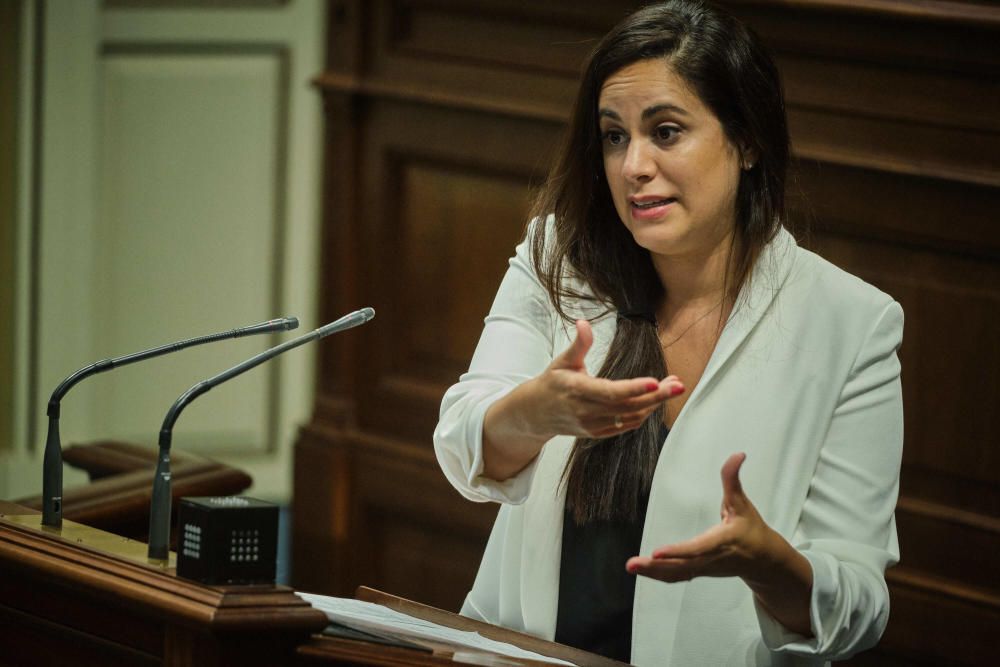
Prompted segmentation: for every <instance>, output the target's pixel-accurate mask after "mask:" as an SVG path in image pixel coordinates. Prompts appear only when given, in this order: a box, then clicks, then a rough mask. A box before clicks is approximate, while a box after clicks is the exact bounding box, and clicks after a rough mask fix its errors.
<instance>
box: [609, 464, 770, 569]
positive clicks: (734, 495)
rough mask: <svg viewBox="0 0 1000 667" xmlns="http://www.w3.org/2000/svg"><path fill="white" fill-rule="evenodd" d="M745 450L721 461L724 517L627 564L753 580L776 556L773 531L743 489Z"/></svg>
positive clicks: (642, 567)
mask: <svg viewBox="0 0 1000 667" xmlns="http://www.w3.org/2000/svg"><path fill="white" fill-rule="evenodd" d="M745 459H746V454H733V455H732V456H730V457H729V458H728V459H727V460H726V462H725V464H724V465H723V466H722V512H721V515H722V521H721V523H719V524H716V525H715V526H713V527H711V528H709V529H708V530H706V531H705V532H704V533H702V534H701V535H698V536H697V537H694V538H692V539H690V540H687V541H684V542H679V543H677V544H671V545H669V546H664V547H660V548H659V549H656V550H655V551H653V555H652V557H646V556H635V557H633V558H630V559H629V560H628V563H626V565H625V567H626V569H627V570H628V571H629V572H630V573H632V574H641V575H643V576H646V577H652V578H654V579H659V580H661V581H667V582H675V581H686V580H688V579H693V578H694V577H744V578H747V579H754V578H755V574H756V573H758V572H759V571H760V570H761V569H762V568H763V567H766V565H767V563H768V562H769V561H771V558H770V555H771V554H770V552H769V548H770V545H771V541H772V532H773V531H772V530H771V528H770V527H769V526H768V525H767V524H766V523H765V522H764V520H763V519H762V518H761V517H760V514H758V513H757V509H756V508H755V507H754V506H753V503H751V502H750V499H749V498H747V496H746V494H745V493H743V486H742V485H741V484H740V477H739V474H740V466H742V465H743V461H744V460H745Z"/></svg>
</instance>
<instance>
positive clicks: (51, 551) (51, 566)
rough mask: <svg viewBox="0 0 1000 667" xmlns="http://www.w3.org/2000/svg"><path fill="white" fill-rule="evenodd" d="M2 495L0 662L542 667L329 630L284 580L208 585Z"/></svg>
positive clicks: (498, 634)
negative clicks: (48, 520) (46, 521)
mask: <svg viewBox="0 0 1000 667" xmlns="http://www.w3.org/2000/svg"><path fill="white" fill-rule="evenodd" d="M40 517H41V515H40V513H39V512H37V511H36V510H32V509H30V508H26V507H23V506H21V505H16V504H13V503H9V502H4V501H0V647H3V648H2V649H0V667H6V666H8V665H9V666H15V665H16V666H17V667H33V666H36V665H37V666H43V665H44V666H48V665H69V664H72V665H75V666H81V667H88V666H91V665H93V666H97V665H101V666H104V665H110V664H113V665H171V666H198V667H215V666H222V665H233V666H237V665H238V666H240V667H243V666H249V667H253V666H257V665H261V666H263V665H269V666H271V665H316V664H340V665H454V664H456V663H464V664H477V665H498V666H499V665H545V664H548V663H542V662H535V661H531V660H524V659H515V658H507V657H503V656H500V655H497V654H493V653H487V652H483V651H475V650H464V649H457V648H456V647H454V646H448V645H435V644H427V643H423V644H422V645H421V646H416V647H414V646H410V647H404V646H398V645H393V644H392V642H389V643H372V642H367V641H359V640H357V639H350V638H345V637H335V636H328V635H326V634H324V633H323V630H324V629H325V628H326V627H327V625H328V623H327V618H326V615H325V614H323V613H322V612H320V611H318V610H316V609H314V608H313V607H311V606H310V605H309V604H308V603H306V602H305V601H304V600H302V599H301V598H299V597H298V596H297V595H295V594H294V592H293V591H292V590H291V589H290V588H287V587H284V586H269V585H268V586H205V585H202V584H199V583H196V582H193V581H187V580H185V579H180V578H178V577H177V576H176V573H175V571H174V568H173V566H172V563H170V564H162V565H157V564H150V563H149V562H147V560H146V558H145V555H146V545H145V544H143V543H141V542H138V541H135V540H131V539H129V538H125V537H120V536H117V535H114V534H111V533H107V532H103V531H99V530H97V529H94V528H90V527H88V526H83V525H81V524H76V523H74V522H71V521H64V522H63V527H62V528H61V529H52V528H48V527H42V526H41V525H40V524H41V520H40ZM358 593H359V594H358V597H359V598H361V599H364V600H367V601H370V602H376V603H379V604H383V605H385V606H388V607H391V608H393V609H396V610H397V611H401V612H403V613H406V614H409V615H411V616H417V617H420V618H424V619H426V620H431V621H434V622H436V623H439V624H442V625H449V626H451V627H457V628H459V629H463V630H473V631H477V632H479V633H480V634H482V635H484V636H486V637H489V638H490V639H496V640H498V641H504V642H508V643H511V644H514V645H516V646H519V647H520V648H524V649H527V650H531V651H535V652H538V653H543V654H546V655H549V656H552V657H556V658H562V659H564V660H568V661H571V662H574V663H576V664H579V665H587V666H590V665H592V666H594V667H611V666H614V665H619V664H620V663H616V662H614V661H612V660H608V659H606V658H603V657H600V656H596V655H593V654H589V653H586V652H584V651H579V650H577V649H572V648H569V647H566V646H561V645H558V644H554V643H552V642H546V641H543V640H540V639H537V638H535V637H530V636H528V635H524V634H521V633H517V632H512V631H510V630H506V629H503V628H499V627H496V626H491V625H488V624H485V623H479V622H477V621H473V620H471V619H465V618H461V617H459V616H456V615H455V614H451V613H449V612H445V611H442V610H439V609H433V608H431V607H426V606H424V605H420V604H417V603H414V602H410V601H408V600H403V599H400V598H396V597H394V596H391V595H387V594H385V593H380V592H378V591H373V590H370V589H359V592H358Z"/></svg>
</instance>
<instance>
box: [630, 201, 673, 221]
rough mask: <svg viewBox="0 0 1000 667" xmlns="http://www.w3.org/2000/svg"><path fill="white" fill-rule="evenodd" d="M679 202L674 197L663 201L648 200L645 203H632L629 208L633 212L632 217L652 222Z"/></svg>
mask: <svg viewBox="0 0 1000 667" xmlns="http://www.w3.org/2000/svg"><path fill="white" fill-rule="evenodd" d="M676 201H677V200H676V199H674V198H673V197H666V198H663V199H647V200H644V201H631V202H629V208H631V210H632V217H633V218H635V219H637V220H650V219H653V218H658V217H660V216H662V215H664V214H665V213H667V211H668V209H669V208H670V207H671V206H673V204H674V203H675V202H676Z"/></svg>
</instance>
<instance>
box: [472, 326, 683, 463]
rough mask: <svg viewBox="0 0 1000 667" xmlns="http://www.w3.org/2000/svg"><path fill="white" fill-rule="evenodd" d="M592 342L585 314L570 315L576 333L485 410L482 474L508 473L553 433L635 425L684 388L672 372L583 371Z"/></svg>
mask: <svg viewBox="0 0 1000 667" xmlns="http://www.w3.org/2000/svg"><path fill="white" fill-rule="evenodd" d="M593 342H594V334H593V332H592V331H591V329H590V323H589V322H587V320H577V321H576V339H575V340H574V341H573V343H572V344H571V345H570V346H569V348H567V349H566V351H565V352H563V353H562V354H560V355H559V356H558V357H556V358H555V359H553V361H552V363H551V364H549V366H548V368H546V369H545V371H543V372H542V374H541V375H539V376H538V377H535V378H532V379H531V380H529V381H527V382H525V383H524V384H522V385H520V386H518V387H517V388H516V389H514V390H513V391H511V392H510V393H509V394H507V395H506V396H504V397H503V398H501V399H500V400H498V401H497V402H496V403H494V404H493V405H492V406H490V409H489V410H487V412H486V417H485V420H484V422H483V475H484V476H486V477H489V478H491V479H495V480H497V481H503V480H505V479H508V478H510V477H513V476H514V475H516V474H517V473H519V472H520V471H521V470H523V469H524V468H525V467H526V466H527V465H528V464H529V463H531V461H532V460H533V459H534V458H535V457H536V456H537V455H538V452H539V451H540V450H541V448H542V445H544V444H545V443H546V442H547V441H548V440H549V439H551V438H552V437H554V436H557V435H572V436H577V437H587V438H607V437H609V436H612V435H617V434H619V433H624V432H626V431H630V430H632V429H635V428H638V427H639V426H640V425H641V424H642V423H643V422H644V421H645V420H646V418H647V417H649V415H650V414H652V412H653V411H654V410H656V408H657V407H659V406H660V405H661V404H662V403H663V402H664V401H666V400H667V399H669V398H671V397H673V396H677V395H679V394H681V393H683V391H684V385H683V384H682V383H681V381H680V380H679V379H678V378H677V377H676V376H673V375H671V376H668V377H666V378H664V379H663V380H657V379H656V378H652V377H646V378H632V379H629V380H608V379H606V378H595V377H593V376H591V375H590V374H589V373H588V372H587V368H586V366H585V365H584V358H585V357H586V356H587V352H588V351H590V347H591V345H593Z"/></svg>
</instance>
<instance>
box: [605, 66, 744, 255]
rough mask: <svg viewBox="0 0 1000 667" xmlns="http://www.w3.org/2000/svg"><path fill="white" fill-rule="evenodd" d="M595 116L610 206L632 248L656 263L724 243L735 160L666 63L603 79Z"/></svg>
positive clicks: (710, 117)
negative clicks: (649, 255) (627, 233)
mask: <svg viewBox="0 0 1000 667" xmlns="http://www.w3.org/2000/svg"><path fill="white" fill-rule="evenodd" d="M598 115H599V120H600V127H601V137H602V146H603V149H602V150H603V154H604V174H605V176H606V177H607V181H608V185H609V186H610V188H611V198H612V199H613V200H614V204H615V209H616V210H617V211H618V215H619V217H621V220H622V222H623V223H625V226H626V227H627V228H628V229H629V231H630V232H631V233H632V236H633V237H634V238H635V240H636V243H638V244H639V245H640V246H642V247H643V248H646V249H647V250H649V251H650V252H652V253H654V254H657V255H663V256H683V255H704V254H706V253H711V252H712V251H713V250H715V249H717V248H719V247H720V245H722V244H726V243H728V238H729V235H730V234H731V232H732V229H733V225H734V224H735V210H736V190H737V186H738V184H739V178H740V156H739V153H738V151H737V150H736V148H735V147H734V146H733V145H732V144H731V143H730V141H729V140H728V138H727V137H726V135H725V132H723V129H722V125H721V123H720V122H719V119H718V118H716V116H715V114H713V113H712V112H711V111H710V110H709V109H708V107H706V106H705V105H704V104H703V103H702V101H701V100H700V99H699V98H698V96H697V94H695V92H694V91H693V90H692V89H691V88H690V87H689V86H688V84H687V83H686V82H685V81H684V80H683V79H682V78H681V77H679V76H678V75H677V74H675V73H674V71H673V68H672V67H671V66H670V65H669V64H668V62H667V61H666V60H664V59H653V60H640V61H638V62H636V63H633V64H631V65H627V66H625V67H623V68H622V69H620V70H618V71H617V72H615V73H614V74H612V75H611V76H610V77H608V79H607V80H606V81H605V82H604V85H603V86H602V87H601V93H600V98H599V100H598Z"/></svg>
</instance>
